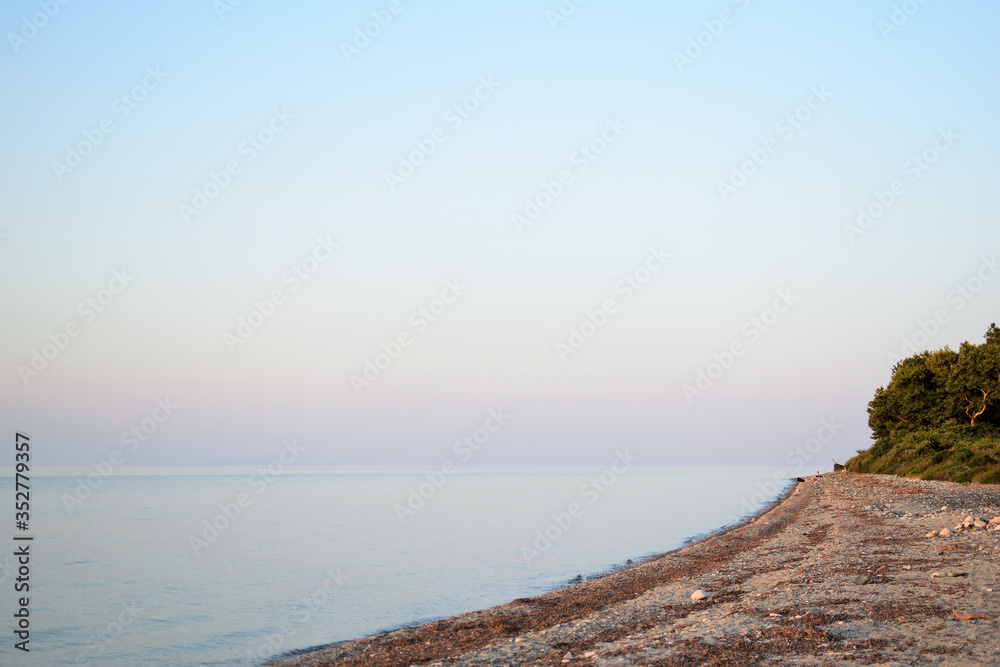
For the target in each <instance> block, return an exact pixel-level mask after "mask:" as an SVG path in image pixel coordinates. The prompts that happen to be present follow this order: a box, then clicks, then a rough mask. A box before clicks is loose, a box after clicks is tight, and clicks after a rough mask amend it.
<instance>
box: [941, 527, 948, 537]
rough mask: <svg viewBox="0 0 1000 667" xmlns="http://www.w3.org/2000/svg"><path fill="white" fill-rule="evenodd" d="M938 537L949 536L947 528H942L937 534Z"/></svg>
mask: <svg viewBox="0 0 1000 667" xmlns="http://www.w3.org/2000/svg"><path fill="white" fill-rule="evenodd" d="M938 535H940V536H941V537H948V536H949V535H951V531H950V530H948V529H947V528H942V529H941V532H940V533H938Z"/></svg>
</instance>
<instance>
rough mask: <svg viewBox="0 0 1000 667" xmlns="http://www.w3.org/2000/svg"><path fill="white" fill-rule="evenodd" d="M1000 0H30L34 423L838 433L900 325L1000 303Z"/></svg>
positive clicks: (7, 12)
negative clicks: (999, 36) (999, 186)
mask: <svg viewBox="0 0 1000 667" xmlns="http://www.w3.org/2000/svg"><path fill="white" fill-rule="evenodd" d="M998 21H1000V6H997V5H996V4H995V3H991V2H987V1H985V0H978V1H970V2H964V3H944V2H926V1H925V2H919V1H918V0H909V1H908V2H902V3H900V2H888V1H882V0H878V1H875V2H872V1H867V2H862V1H861V0H850V1H847V2H840V3H793V2H790V1H785V2H778V1H771V2H764V1H762V0H738V1H736V2H730V1H728V0H727V1H721V0H720V1H718V2H700V3H694V2H686V3H658V2H645V1H638V0H635V1H631V2H629V1H625V2H616V3H611V2H602V1H600V0H589V1H586V2H579V0H564V1H563V2H562V3H559V2H557V1H556V0H510V1H508V2H505V3H485V2H467V3H444V2H437V1H434V0H423V1H422V2H410V1H407V0H378V1H374V2H355V3H330V4H329V5H328V4H327V3H316V2H301V1H295V0H291V1H289V2H284V3H264V2H260V1H259V0H244V1H243V2H235V1H234V0H218V1H216V2H213V1H212V0H184V1H181V2H175V3H162V4H161V3H138V4H137V3H132V2H123V1H113V0H107V1H104V2H99V3H83V2H70V1H68V0H42V1H41V2H39V1H37V0H36V1H26V0H12V1H11V2H7V3H4V5H3V8H2V9H0V28H2V32H3V34H4V35H5V40H4V41H5V42H6V44H4V45H3V46H0V84H2V89H3V91H4V101H3V103H2V105H0V127H2V128H3V129H2V150H3V155H4V159H3V160H2V161H0V284H2V286H3V287H2V291H0V360H2V373H0V432H2V433H6V434H8V436H7V437H10V438H13V436H14V433H15V431H20V432H22V433H27V434H29V435H30V436H31V438H32V440H33V442H34V448H33V451H34V453H35V462H36V463H38V464H42V465H82V466H89V465H91V464H94V463H100V462H102V461H106V460H109V457H111V456H112V455H113V454H115V453H117V457H116V459H117V460H118V461H119V462H124V465H213V464H225V463H248V462H260V461H269V460H272V459H274V457H276V456H278V455H279V453H280V452H282V451H284V450H285V446H284V445H283V443H284V442H287V441H291V440H294V441H295V442H296V443H297V449H296V451H301V453H300V454H298V455H297V458H296V461H295V462H296V463H297V464H301V465H392V466H399V465H420V466H439V465H442V464H443V463H445V462H447V461H453V462H455V463H459V464H461V465H477V466H495V465H519V466H532V465H539V466H541V465H545V466H570V465H607V464H610V462H611V461H612V460H614V458H615V456H616V454H615V452H616V451H617V450H625V449H628V451H629V452H630V453H631V455H632V456H635V457H636V458H637V464H638V465H706V464H720V465H721V464H727V465H728V464H734V465H776V466H777V465H787V464H791V463H797V462H799V461H802V462H804V463H806V464H807V465H808V467H810V468H811V467H813V466H814V465H815V467H816V468H820V467H824V468H825V467H828V466H829V465H831V464H832V461H833V460H837V461H839V462H843V461H844V460H845V459H846V458H848V457H849V456H851V455H852V454H853V453H854V451H855V450H858V449H864V448H866V447H868V446H869V444H870V435H869V434H870V432H869V430H868V428H867V414H866V406H867V403H868V401H869V400H870V399H871V396H872V394H873V392H874V390H875V389H876V388H877V387H879V386H882V385H885V384H886V383H887V382H888V380H889V378H890V375H891V366H892V359H893V355H897V356H907V355H908V354H910V353H911V352H912V351H913V350H922V349H938V348H941V347H944V346H945V345H948V346H951V347H957V346H958V345H959V344H960V343H961V342H962V341H965V340H970V341H974V342H978V341H981V338H982V335H983V333H984V332H985V331H986V329H987V327H988V325H989V324H990V322H994V321H998V320H1000V312H998V310H997V308H996V304H997V303H998V297H1000V279H997V280H993V278H995V277H997V275H998V273H1000V266H998V265H997V264H996V257H997V253H998V252H1000V228H998V225H997V224H996V222H997V214H998V209H1000V202H998V200H997V198H996V196H995V193H996V187H995V184H996V181H997V174H998V167H997V157H996V156H997V155H1000V126H998V124H997V122H996V118H997V117H1000V95H998V90H1000V88H998V83H1000V81H998V79H1000V67H998V66H1000V42H998V41H997V40H996V27H997V25H1000V23H998ZM908 344H909V345H912V347H908ZM491 411H492V412H491ZM486 434H488V438H485V439H484V435H486ZM477 437H479V439H480V440H481V441H482V442H481V444H480V445H478V448H476V449H472V448H469V447H468V446H467V445H466V447H465V448H462V447H459V446H457V445H456V444H455V443H457V442H462V441H463V438H470V439H471V440H472V441H473V442H476V438H477ZM811 439H812V440H811ZM460 452H461V455H460Z"/></svg>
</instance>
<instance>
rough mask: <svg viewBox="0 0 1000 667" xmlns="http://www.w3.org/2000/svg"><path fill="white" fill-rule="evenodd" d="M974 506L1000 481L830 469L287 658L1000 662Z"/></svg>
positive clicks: (349, 662)
mask: <svg viewBox="0 0 1000 667" xmlns="http://www.w3.org/2000/svg"><path fill="white" fill-rule="evenodd" d="M969 516H971V517H973V518H982V519H984V520H985V522H987V523H988V522H990V520H991V519H993V518H994V517H998V516H1000V486H996V485H986V486H980V485H964V486H963V485H959V484H953V483H949V482H922V481H919V480H906V479H900V478H898V477H891V476H883V475H858V474H847V473H833V474H827V475H823V476H821V477H819V478H809V479H807V480H805V481H804V482H801V483H798V484H796V485H794V486H793V487H792V488H791V489H789V491H788V492H787V493H786V494H785V496H784V497H783V498H782V499H781V500H780V501H778V502H777V503H775V504H774V505H772V506H771V507H770V508H769V509H767V510H765V511H764V512H762V513H760V514H758V515H757V517H755V518H754V519H752V520H749V521H746V522H744V523H741V524H739V525H736V526H733V527H731V528H727V529H724V530H721V531H719V532H717V533H714V534H712V535H710V536H708V537H706V538H704V539H702V540H699V541H697V542H695V543H693V544H691V545H688V546H685V547H683V548H681V549H677V550H675V551H671V552H669V553H666V554H663V555H661V556H657V557H653V558H650V559H647V560H645V561H643V562H641V563H639V564H637V565H635V566H633V567H631V568H629V569H627V570H622V571H619V572H615V573H612V574H607V575H604V576H601V577H597V578H595V579H592V580H588V581H585V582H583V583H580V584H577V585H574V586H570V587H569V588H564V589H560V590H557V591H553V592H551V593H547V594H545V595H540V596H538V597H533V598H521V599H518V600H514V601H513V602H510V603H508V604H505V605H500V606H497V607H493V608H490V609H486V610H482V611H477V612H473V613H469V614H463V615H460V616H455V617H452V618H448V619H444V620H441V621H436V622H433V623H428V624H426V625H421V626H417V627H412V628H404V629H401V630H396V631H394V632H388V633H383V634H379V635H375V636H372V637H367V638H364V639H360V640H357V641H353V642H349V643H346V644H343V645H340V646H337V647H335V648H330V649H326V650H322V651H318V652H315V653H309V654H305V655H302V656H298V657H296V658H294V659H291V660H287V661H284V662H281V663H278V664H281V665H282V666H283V667H292V666H294V667H319V666H321V665H342V666H350V667H355V666H356V667H362V666H363V667H390V666H392V667H409V666H410V665H489V666H500V665H564V664H565V665H596V666H604V665H789V664H795V665H828V664H831V663H836V664H845V665H872V664H907V665H924V664H927V665H937V664H942V665H1000V621H997V620H995V619H996V617H998V616H1000V519H996V521H995V522H994V523H993V524H992V525H988V526H987V527H986V528H983V527H971V526H970V527H968V528H961V529H959V530H955V528H956V527H957V526H960V525H961V524H962V523H963V521H964V520H965V519H966V518H967V517H969ZM943 528H948V529H949V530H951V531H952V534H951V535H949V536H946V537H942V536H939V535H937V533H939V532H940V531H941V529H943ZM931 531H933V532H934V533H935V536H934V537H928V536H927V534H928V533H930V532H931ZM696 590H701V591H704V592H705V593H706V594H707V596H708V597H707V599H704V600H699V601H694V600H692V599H691V595H692V593H693V592H694V591H696ZM970 614H971V615H972V616H973V617H972V618H969V615H970ZM977 616H978V617H985V618H978V617H977Z"/></svg>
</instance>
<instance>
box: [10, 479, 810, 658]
mask: <svg viewBox="0 0 1000 667" xmlns="http://www.w3.org/2000/svg"><path fill="white" fill-rule="evenodd" d="M105 472H107V471H105ZM810 472H812V471H810ZM797 474H803V471H800V470H799V471H796V470H792V469H787V468H774V467H673V468H671V467H663V468H640V467H635V466H632V465H630V464H625V463H621V462H620V461H619V462H616V464H615V465H613V466H611V467H604V468H565V469H556V468H502V469H495V468H491V469H473V468H469V469H462V470H459V471H454V470H452V471H448V472H442V471H441V470H440V469H422V468H401V469H388V468H308V467H281V466H279V467H277V468H276V467H274V466H271V468H270V470H269V469H268V467H267V466H260V467H254V466H249V467H232V468H218V467H213V468H134V469H129V470H124V469H121V470H116V471H114V473H113V474H109V475H107V476H105V475H103V474H101V473H99V472H97V471H95V470H94V469H55V468H54V469H49V470H47V471H44V473H42V474H39V471H35V472H34V473H33V475H32V477H31V481H30V487H31V489H30V517H29V521H28V523H27V526H26V527H24V528H23V529H21V530H19V529H17V528H16V527H15V523H14V517H13V514H14V513H13V511H12V510H13V507H12V505H13V499H14V491H15V489H14V479H13V476H12V473H11V474H10V475H5V476H3V477H2V478H0V498H3V499H5V504H6V501H7V499H9V501H10V502H11V511H10V517H9V518H10V527H9V529H8V530H6V531H3V532H2V533H0V539H3V540H5V541H6V542H7V544H8V548H7V549H3V555H2V556H0V590H2V591H3V592H4V593H3V595H0V604H2V606H3V610H2V613H3V616H4V618H5V619H6V621H5V622H4V623H3V624H2V626H0V627H2V628H3V631H2V640H0V664H4V665H14V664H17V665H44V666H45V667H51V666H53V665H67V666H74V667H83V666H85V665H115V666H119V665H120V666H122V667H142V666H147V665H148V666H152V665H171V666H173V665H199V666H208V665H213V666H214V665H218V666H223V665H225V666H236V665H246V666H257V665H265V664H269V663H272V662H274V661H277V660H279V659H281V658H287V657H290V656H291V655H292V654H294V653H295V652H296V651H302V650H304V649H317V648H321V647H324V646H329V645H331V644H334V643H337V642H344V641H347V640H351V639H355V638H358V637H363V636H366V635H369V634H373V633H376V632H381V631H385V630H392V629H396V628H400V627H404V626H408V625H412V624H417V623H422V622H426V621H431V620H434V619H439V618H444V617H448V616H451V615H454V614H461V613H463V612H469V611H474V610H476V609H482V608H485V607H489V606H492V605H497V604H502V603H505V602H509V601H510V600H512V599H514V598H519V597H527V596H532V595H538V594H541V593H545V592H547V591H551V590H554V589H557V588H562V587H565V586H571V585H574V582H577V581H581V580H586V579H588V578H591V577H594V576H597V575H600V574H602V573H606V572H610V571H614V570H618V569H621V568H625V567H631V566H633V565H634V564H636V563H639V562H641V561H642V560H643V559H644V558H648V557H650V556H653V555H656V554H660V553H664V552H666V551H669V550H672V549H676V548H678V547H680V546H683V545H684V544H685V543H686V542H689V541H692V540H694V539H697V538H698V537H701V536H704V535H706V534H708V533H710V532H712V531H714V530H717V529H719V528H722V527H724V526H726V525H729V524H732V523H735V522H737V521H739V520H740V519H741V518H743V517H745V516H747V515H749V514H752V513H754V512H755V511H756V510H757V509H758V508H759V507H761V506H762V505H763V504H766V503H767V502H769V501H770V500H772V499H774V498H776V497H777V496H779V495H780V494H781V492H782V491H783V490H784V489H785V488H786V487H787V485H788V484H789V479H790V478H791V477H794V476H795V475H797ZM4 533H5V534H6V535H7V537H6V538H4V537H2V535H3V534H4ZM14 537H22V538H23V537H31V538H32V539H31V540H17V541H15V540H13V538H14ZM24 545H29V547H28V552H29V556H28V563H27V565H26V567H27V572H25V571H24V570H23V569H22V564H21V563H19V562H18V561H19V557H18V556H16V555H15V550H16V549H17V548H23V546H24ZM630 561H631V562H630ZM24 586H27V588H26V589H25V588H24ZM15 587H18V588H15ZM22 597H24V598H27V605H26V606H24V608H25V609H27V612H22V611H21V609H22V606H21V604H20V603H21V598H22ZM16 614H20V616H16ZM19 624H20V625H22V626H23V625H27V628H26V629H23V630H21V631H22V632H25V633H27V638H28V643H27V644H22V647H23V648H28V649H29V650H28V652H24V651H22V650H20V649H18V648H16V645H17V644H18V643H19V642H21V641H23V636H22V637H18V635H17V634H15V632H16V631H17V630H18V626H19Z"/></svg>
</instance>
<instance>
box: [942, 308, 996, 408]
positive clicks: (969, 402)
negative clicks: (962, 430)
mask: <svg viewBox="0 0 1000 667" xmlns="http://www.w3.org/2000/svg"><path fill="white" fill-rule="evenodd" d="M992 331H995V326H991V329H990V332H992ZM990 332H987V335H986V338H987V341H989V337H990ZM950 388H951V390H952V391H953V392H954V393H955V395H956V396H959V397H960V399H961V401H962V413H963V414H964V415H965V417H966V419H968V420H969V425H970V426H975V425H976V422H977V421H981V422H990V423H997V418H998V417H1000V412H998V409H997V408H998V407H1000V346H997V345H993V344H990V343H989V342H987V343H986V344H983V345H973V344H972V343H962V347H961V349H959V352H958V361H957V363H956V364H955V373H954V374H953V376H952V380H951V387H950Z"/></svg>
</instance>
